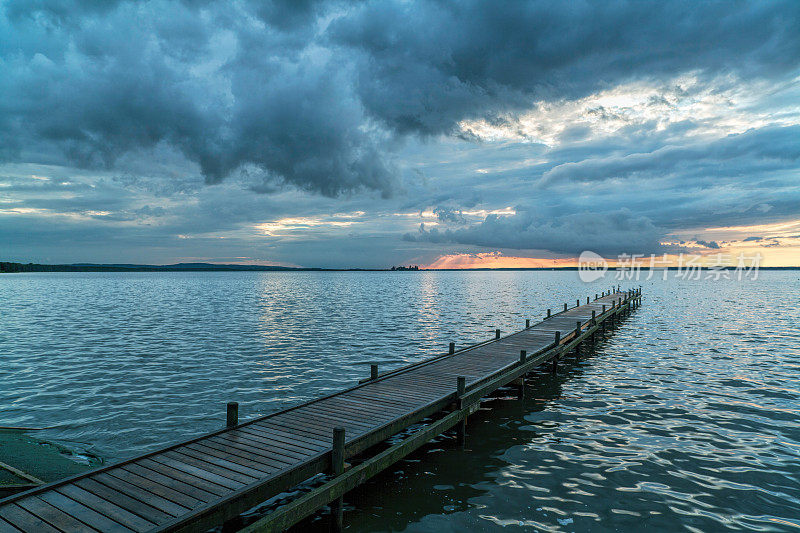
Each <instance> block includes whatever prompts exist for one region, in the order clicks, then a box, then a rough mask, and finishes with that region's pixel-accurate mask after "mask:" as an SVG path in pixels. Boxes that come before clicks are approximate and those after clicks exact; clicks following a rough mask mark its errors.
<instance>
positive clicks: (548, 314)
mask: <svg viewBox="0 0 800 533" xmlns="http://www.w3.org/2000/svg"><path fill="white" fill-rule="evenodd" d="M547 318H550V310H549V309H548V310H547Z"/></svg>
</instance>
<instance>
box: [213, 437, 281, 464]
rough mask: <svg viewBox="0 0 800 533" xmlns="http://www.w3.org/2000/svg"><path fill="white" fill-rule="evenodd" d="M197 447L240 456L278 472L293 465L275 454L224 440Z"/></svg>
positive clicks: (216, 440)
mask: <svg viewBox="0 0 800 533" xmlns="http://www.w3.org/2000/svg"><path fill="white" fill-rule="evenodd" d="M197 445H198V446H204V447H208V448H211V449H213V450H217V451H218V452H222V453H226V454H230V455H233V456H238V457H241V458H243V459H247V460H250V461H253V462H257V463H262V464H264V465H266V466H268V467H270V468H273V469H275V470H276V471H278V470H283V469H285V468H286V467H288V466H290V465H291V464H292V463H291V461H290V460H289V459H287V458H285V457H280V458H278V457H277V456H275V455H274V454H273V455H269V454H267V453H265V452H263V451H260V450H259V451H252V449H250V448H247V447H243V446H242V445H240V444H235V443H231V442H229V441H225V440H223V439H213V440H212V439H208V440H206V441H203V443H202V444H200V443H198V444H197Z"/></svg>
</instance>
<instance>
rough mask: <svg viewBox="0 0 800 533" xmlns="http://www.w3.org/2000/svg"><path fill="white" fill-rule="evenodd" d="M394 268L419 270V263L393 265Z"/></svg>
mask: <svg viewBox="0 0 800 533" xmlns="http://www.w3.org/2000/svg"><path fill="white" fill-rule="evenodd" d="M392 270H419V265H408V266H399V267H398V266H393V267H392Z"/></svg>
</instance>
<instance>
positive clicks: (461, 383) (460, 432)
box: [456, 376, 467, 445]
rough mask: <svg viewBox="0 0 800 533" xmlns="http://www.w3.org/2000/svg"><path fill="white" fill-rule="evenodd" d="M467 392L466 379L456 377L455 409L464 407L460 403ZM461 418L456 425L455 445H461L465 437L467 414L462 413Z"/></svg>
mask: <svg viewBox="0 0 800 533" xmlns="http://www.w3.org/2000/svg"><path fill="white" fill-rule="evenodd" d="M466 391H467V378H465V377H464V376H458V378H456V396H457V397H458V401H457V405H456V408H457V409H463V408H464V405H463V403H462V400H461V399H462V398H463V397H464V393H466ZM463 415H464V416H463V417H462V418H461V420H459V422H458V425H456V443H457V444H459V445H463V444H464V442H465V441H466V437H467V414H466V413H463Z"/></svg>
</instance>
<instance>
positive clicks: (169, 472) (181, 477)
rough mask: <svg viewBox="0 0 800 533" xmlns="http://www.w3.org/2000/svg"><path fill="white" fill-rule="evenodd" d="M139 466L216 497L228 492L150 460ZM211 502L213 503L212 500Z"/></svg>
mask: <svg viewBox="0 0 800 533" xmlns="http://www.w3.org/2000/svg"><path fill="white" fill-rule="evenodd" d="M139 464H141V465H142V466H145V467H147V468H149V469H150V470H155V471H156V472H158V473H160V474H163V475H165V476H168V477H171V478H174V479H177V480H178V481H183V482H184V483H186V484H187V485H192V486H194V487H197V488H199V489H201V490H204V491H206V492H210V493H211V494H214V495H216V496H224V495H226V494H228V493H229V492H230V489H228V488H226V487H222V486H220V485H217V484H216V483H211V482H209V481H206V480H205V479H203V478H199V477H197V476H193V475H192V474H187V473H186V472H184V471H183V470H179V469H176V468H172V467H171V466H167V465H165V464H162V463H159V462H156V461H153V460H152V459H143V460H142V461H140V463H139ZM214 499H215V498H214ZM211 501H213V499H212V500H211Z"/></svg>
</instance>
